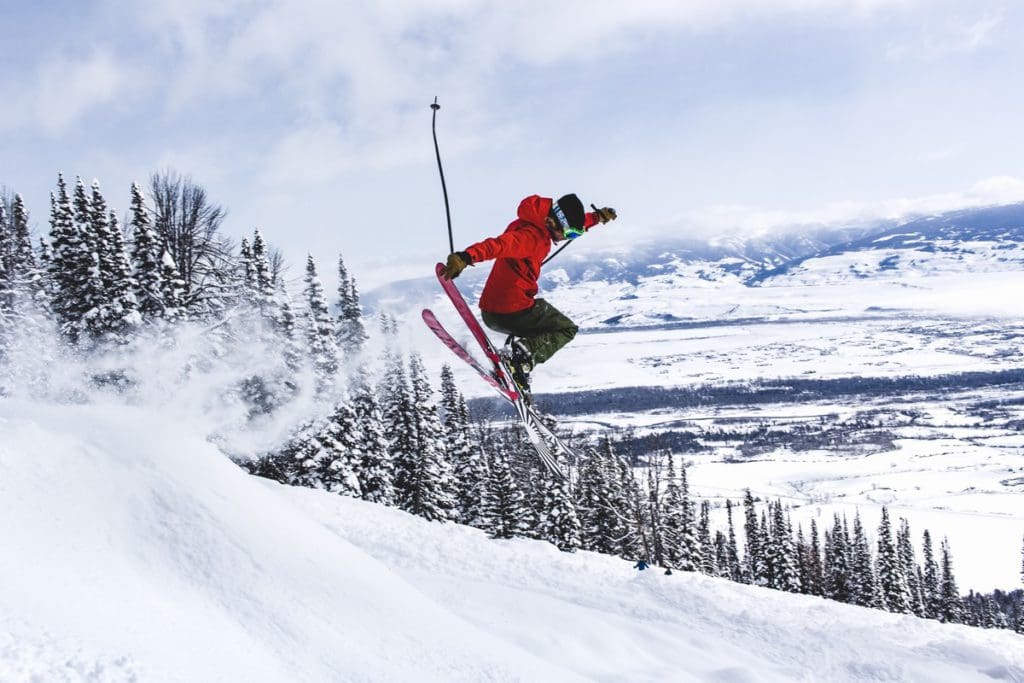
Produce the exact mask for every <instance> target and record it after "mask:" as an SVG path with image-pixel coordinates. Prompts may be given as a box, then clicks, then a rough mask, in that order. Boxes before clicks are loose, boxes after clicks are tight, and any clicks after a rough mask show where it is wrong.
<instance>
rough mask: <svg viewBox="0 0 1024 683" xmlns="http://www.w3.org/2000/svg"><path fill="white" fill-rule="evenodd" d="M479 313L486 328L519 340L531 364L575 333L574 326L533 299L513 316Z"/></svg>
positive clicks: (562, 344) (546, 357) (540, 301)
mask: <svg viewBox="0 0 1024 683" xmlns="http://www.w3.org/2000/svg"><path fill="white" fill-rule="evenodd" d="M480 313H481V315H482V317H483V319H484V324H485V325H487V327H489V328H491V329H492V330H494V331H495V332H501V333H502V334H511V335H513V336H515V337H518V338H519V339H520V340H522V342H523V344H525V345H526V347H527V348H528V349H530V353H532V354H533V362H534V364H535V365H536V364H538V363H543V362H544V361H546V360H547V359H548V358H551V356H553V355H555V352H556V351H558V349H560V348H562V347H563V346H565V345H566V344H568V343H569V342H571V341H572V338H573V337H575V336H576V332H577V330H579V327H578V326H577V325H576V323H574V322H573V321H571V320H569V318H567V317H566V316H565V315H563V314H562V312H561V311H559V310H558V309H557V308H555V307H554V306H552V305H551V304H549V303H548V302H547V301H545V300H544V299H537V300H536V301H534V302H533V306H531V307H530V308H527V309H526V310H523V311H516V312H515V313H488V312H487V311H480Z"/></svg>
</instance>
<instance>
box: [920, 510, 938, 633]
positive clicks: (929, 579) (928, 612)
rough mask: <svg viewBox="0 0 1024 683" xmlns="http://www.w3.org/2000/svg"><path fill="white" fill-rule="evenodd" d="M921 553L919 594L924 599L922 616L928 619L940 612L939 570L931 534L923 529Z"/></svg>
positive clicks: (934, 617) (933, 617)
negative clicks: (922, 562) (922, 560)
mask: <svg viewBox="0 0 1024 683" xmlns="http://www.w3.org/2000/svg"><path fill="white" fill-rule="evenodd" d="M921 555H922V557H923V558H924V567H923V570H922V583H921V594H922V600H923V601H924V616H925V617H927V618H929V619H937V618H938V617H939V614H940V612H941V604H940V602H941V599H940V595H941V592H940V588H939V583H940V576H941V575H940V572H939V565H938V564H937V563H936V562H935V553H934V550H933V548H932V535H931V533H930V532H929V531H928V530H927V529H925V530H924V534H923V537H922V541H921Z"/></svg>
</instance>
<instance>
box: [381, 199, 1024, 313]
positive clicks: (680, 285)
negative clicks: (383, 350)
mask: <svg viewBox="0 0 1024 683" xmlns="http://www.w3.org/2000/svg"><path fill="white" fill-rule="evenodd" d="M1022 270H1024V204H1012V205H1007V206H997V207H986V208H973V209H964V210H959V211H953V212H949V213H945V214H941V215H936V216H927V217H917V218H914V219H911V220H888V221H869V222H867V223H865V224H863V225H853V226H850V225H844V226H815V227H811V228H791V229H788V230H779V231H776V232H773V233H770V234H765V235H759V236H745V237H744V236H735V237H720V238H715V239H707V240H699V239H692V238H686V237H680V236H668V235H667V236H666V237H665V238H663V239H661V240H657V241H644V242H638V243H635V244H633V245H630V246H629V247H628V248H625V249H623V248H621V247H616V248H615V249H606V248H602V247H601V245H600V235H599V234H595V235H593V236H590V237H588V238H587V241H582V242H580V243H579V245H578V246H576V245H574V246H573V248H572V249H568V250H566V251H565V252H564V253H562V254H560V255H559V256H558V257H557V258H556V260H553V261H552V262H551V263H550V264H549V265H548V266H547V267H546V268H545V272H544V274H543V276H542V278H541V282H540V284H541V290H542V293H543V295H545V296H551V297H552V298H553V299H557V300H559V301H565V300H569V301H574V300H578V299H581V298H583V299H585V300H586V302H587V303H588V304H589V305H586V306H580V307H578V308H579V310H574V314H575V315H574V317H575V318H576V319H578V321H579V322H581V323H582V326H583V327H597V328H608V327H625V326H630V327H634V326H638V325H642V326H646V325H659V324H664V323H673V322H681V321H688V320H689V321H692V320H708V319H716V320H720V319H722V318H723V317H725V318H745V317H759V316H762V315H770V314H785V313H786V311H785V310H783V309H778V310H773V307H772V306H768V307H767V308H766V307H762V308H760V309H756V308H755V309H751V308H749V307H746V306H743V305H742V304H743V302H744V300H749V299H750V298H751V297H753V298H763V296H764V295H761V294H749V293H747V294H744V293H742V292H743V290H745V289H749V288H755V287H757V288H768V287H794V286H802V285H816V286H837V285H842V284H845V283H849V282H850V281H851V280H858V281H864V280H871V281H875V282H878V281H885V282H888V283H897V284H904V285H906V284H913V283H915V282H917V281H919V280H920V279H921V278H932V277H939V276H956V275H962V274H965V273H982V272H984V273H1000V272H1003V273H1005V272H1017V271H1022ZM488 271H489V268H488V267H487V266H486V265H483V266H481V267H480V268H477V269H473V270H469V271H467V273H466V275H464V276H463V278H462V279H461V280H460V285H461V286H462V288H463V290H464V291H466V293H467V295H468V296H470V297H473V296H475V295H478V294H479V289H480V288H481V287H482V286H483V281H484V278H485V276H486V273H487V272H488ZM431 280H432V278H430V277H429V276H426V277H424V278H418V279H414V280H406V281H402V282H396V283H391V284H389V285H386V286H384V287H381V288H377V289H375V290H373V291H370V292H368V293H367V294H366V295H365V296H364V303H366V304H367V306H368V308H370V309H371V310H372V309H377V308H384V309H389V310H398V311H409V310H413V309H418V308H420V307H422V306H424V305H428V304H429V303H430V302H431V301H432V300H433V299H434V298H435V296H436V287H435V286H433V284H432V282H431ZM738 288H739V289H738ZM694 289H698V290H705V291H707V290H712V289H718V290H723V289H724V290H726V291H727V292H729V294H728V295H727V296H726V297H724V298H723V297H721V296H718V297H716V298H717V299H718V300H719V301H729V300H730V299H732V300H734V303H735V304H737V306H736V307H735V308H733V306H732V305H731V304H730V305H729V306H727V307H725V308H724V309H723V308H721V307H711V308H710V309H707V310H701V309H700V307H697V308H693V307H687V306H682V305H679V304H680V301H681V298H683V294H682V293H683V292H685V291H687V290H694ZM705 298H707V297H705ZM608 302H614V303H612V304H610V305H609V303H608ZM594 306H599V309H600V310H599V312H598V313H597V314H592V313H591V311H592V310H593V309H594ZM572 308H576V307H575V306H573V307H572ZM652 309H653V310H652Z"/></svg>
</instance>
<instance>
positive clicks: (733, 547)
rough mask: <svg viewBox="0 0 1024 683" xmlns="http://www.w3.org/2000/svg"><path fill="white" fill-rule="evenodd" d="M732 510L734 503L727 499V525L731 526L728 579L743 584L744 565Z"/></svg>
mask: <svg viewBox="0 0 1024 683" xmlns="http://www.w3.org/2000/svg"><path fill="white" fill-rule="evenodd" d="M732 509H733V504H732V501H731V500H728V499H727V500H726V501H725V514H726V520H727V523H728V525H729V531H728V537H727V540H726V543H727V545H726V550H727V555H726V559H727V560H728V562H729V574H728V578H729V579H731V580H733V581H736V582H742V581H743V565H742V564H741V563H740V553H739V547H738V545H737V543H736V526H735V525H734V523H733V519H732Z"/></svg>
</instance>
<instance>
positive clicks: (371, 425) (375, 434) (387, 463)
mask: <svg viewBox="0 0 1024 683" xmlns="http://www.w3.org/2000/svg"><path fill="white" fill-rule="evenodd" d="M352 410H353V411H354V412H355V417H356V426H357V428H358V431H359V433H360V434H361V435H362V438H361V440H360V442H359V444H358V451H359V455H360V463H359V469H358V471H357V475H358V477H359V488H360V490H361V491H362V495H363V498H364V499H365V500H368V501H370V502H372V503H381V504H384V505H391V504H392V503H393V502H394V498H395V491H394V488H393V486H392V483H391V482H392V476H393V474H392V465H391V454H390V452H389V451H388V442H387V437H386V436H385V433H384V417H383V415H382V413H381V409H380V405H379V403H378V401H377V396H376V394H375V393H374V391H373V387H372V386H371V385H370V379H369V375H368V373H367V372H366V371H365V370H363V369H360V370H359V371H358V372H357V373H356V375H355V379H354V382H353V388H352Z"/></svg>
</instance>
